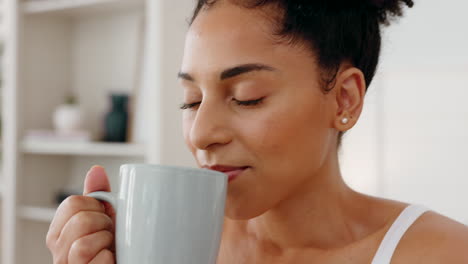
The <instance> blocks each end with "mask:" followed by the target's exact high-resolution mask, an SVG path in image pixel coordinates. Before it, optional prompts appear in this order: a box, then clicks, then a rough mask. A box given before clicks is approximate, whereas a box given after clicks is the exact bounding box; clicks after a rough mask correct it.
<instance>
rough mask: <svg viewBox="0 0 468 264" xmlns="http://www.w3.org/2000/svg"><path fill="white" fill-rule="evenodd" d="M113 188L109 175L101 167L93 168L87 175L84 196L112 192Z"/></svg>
mask: <svg viewBox="0 0 468 264" xmlns="http://www.w3.org/2000/svg"><path fill="white" fill-rule="evenodd" d="M110 190H111V186H110V183H109V178H108V177H107V173H106V171H105V170H104V168H103V167H101V166H93V167H91V169H90V170H89V171H88V173H87V174H86V179H85V183H84V190H83V195H87V194H88V193H91V192H96V191H105V192H110Z"/></svg>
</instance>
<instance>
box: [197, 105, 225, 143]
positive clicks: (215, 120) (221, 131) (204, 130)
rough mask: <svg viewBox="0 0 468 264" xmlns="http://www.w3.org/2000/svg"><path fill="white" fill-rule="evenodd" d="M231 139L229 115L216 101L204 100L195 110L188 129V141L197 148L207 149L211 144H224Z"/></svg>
mask: <svg viewBox="0 0 468 264" xmlns="http://www.w3.org/2000/svg"><path fill="white" fill-rule="evenodd" d="M231 140H232V130H231V129H229V116H228V114H227V113H226V111H225V110H224V109H223V107H222V106H219V105H217V104H216V102H209V101H207V100H205V101H204V102H202V103H201V104H200V106H199V108H198V110H197V112H196V116H195V119H194V121H193V123H192V128H191V130H190V141H191V143H192V145H193V146H194V147H196V148H198V149H202V150H208V149H209V148H212V147H213V146H219V145H225V144H228V143H229V142H231Z"/></svg>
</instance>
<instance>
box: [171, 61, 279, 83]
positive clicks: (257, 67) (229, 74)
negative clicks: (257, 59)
mask: <svg viewBox="0 0 468 264" xmlns="http://www.w3.org/2000/svg"><path fill="white" fill-rule="evenodd" d="M253 71H276V69H275V68H273V67H271V66H268V65H265V64H260V63H249V64H242V65H237V66H235V67H232V68H229V69H226V70H224V71H223V72H221V74H220V76H219V79H220V80H221V81H223V80H226V79H229V78H233V77H236V76H239V75H241V74H245V73H249V72H253ZM177 76H178V77H179V78H180V79H184V80H187V81H191V82H194V81H195V78H193V76H191V75H190V74H188V73H186V72H179V74H178V75H177Z"/></svg>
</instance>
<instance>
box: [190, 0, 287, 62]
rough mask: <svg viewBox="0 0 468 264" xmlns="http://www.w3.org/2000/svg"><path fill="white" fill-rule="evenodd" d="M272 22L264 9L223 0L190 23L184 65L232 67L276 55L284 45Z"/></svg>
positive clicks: (202, 12)
mask: <svg viewBox="0 0 468 264" xmlns="http://www.w3.org/2000/svg"><path fill="white" fill-rule="evenodd" d="M273 25H274V24H273V23H272V21H271V19H270V18H268V17H267V15H266V14H265V12H264V10H259V9H246V8H243V7H239V6H236V5H233V4H230V3H229V2H228V1H221V2H219V3H218V4H216V5H214V6H213V7H211V8H210V9H208V10H203V11H201V12H200V13H199V15H198V17H197V18H196V19H195V21H194V22H193V24H192V25H191V27H190V29H189V31H188V33H187V36H186V42H185V52H184V60H183V63H182V69H183V70H194V69H193V68H195V65H196V67H197V68H198V67H200V66H206V67H215V66H216V67H229V66H232V65H233V64H242V63H248V62H253V61H258V60H259V59H261V60H262V61H263V60H264V59H265V58H268V57H271V56H277V55H278V54H276V55H275V53H278V52H279V51H280V49H281V47H280V46H282V45H278V43H277V42H276V41H275V39H274V35H273ZM201 62H202V63H201ZM201 64H203V65H201Z"/></svg>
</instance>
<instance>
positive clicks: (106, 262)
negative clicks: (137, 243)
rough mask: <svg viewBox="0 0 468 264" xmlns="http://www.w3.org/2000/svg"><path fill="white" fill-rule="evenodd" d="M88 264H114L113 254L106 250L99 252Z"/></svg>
mask: <svg viewBox="0 0 468 264" xmlns="http://www.w3.org/2000/svg"><path fill="white" fill-rule="evenodd" d="M89 264H115V258H114V254H113V253H112V252H111V251H110V250H108V249H104V250H101V252H99V253H98V255H97V256H96V257H95V258H94V259H93V260H92V261H91V262H89Z"/></svg>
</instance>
